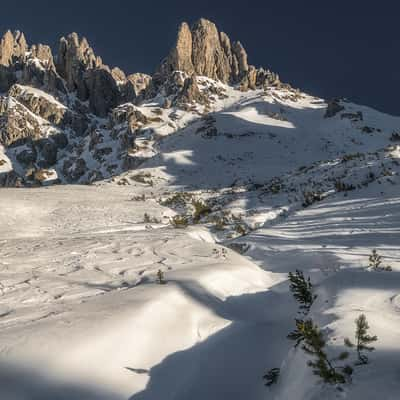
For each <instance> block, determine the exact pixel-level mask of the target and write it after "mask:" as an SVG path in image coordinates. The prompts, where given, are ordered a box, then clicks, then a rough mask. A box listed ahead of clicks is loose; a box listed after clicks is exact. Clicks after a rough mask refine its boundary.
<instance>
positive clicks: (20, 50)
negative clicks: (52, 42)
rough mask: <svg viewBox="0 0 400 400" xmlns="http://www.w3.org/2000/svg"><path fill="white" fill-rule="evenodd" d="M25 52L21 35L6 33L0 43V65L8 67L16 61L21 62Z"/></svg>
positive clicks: (25, 45)
mask: <svg viewBox="0 0 400 400" xmlns="http://www.w3.org/2000/svg"><path fill="white" fill-rule="evenodd" d="M27 50H28V46H27V44H26V40H25V36H24V34H23V33H21V32H19V31H16V32H15V33H14V34H12V33H11V32H10V31H7V32H6V33H5V35H4V36H3V38H2V39H1V42H0V65H3V66H5V67H9V66H11V65H12V64H13V63H14V62H15V61H17V60H18V61H23V60H24V58H25V54H26V52H27Z"/></svg>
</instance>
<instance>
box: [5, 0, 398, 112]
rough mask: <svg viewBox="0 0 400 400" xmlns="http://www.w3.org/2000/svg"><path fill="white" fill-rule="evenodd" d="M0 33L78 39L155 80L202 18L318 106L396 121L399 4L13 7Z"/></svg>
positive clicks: (167, 2)
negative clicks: (360, 108) (363, 109)
mask: <svg viewBox="0 0 400 400" xmlns="http://www.w3.org/2000/svg"><path fill="white" fill-rule="evenodd" d="M2 3H3V4H1V19H0V30H1V31H5V30H6V29H20V30H22V31H24V32H25V33H26V35H27V38H28V41H29V42H30V43H34V42H42V43H48V44H51V45H52V47H55V46H56V43H57V40H58V37H60V36H61V35H64V34H66V33H69V32H71V31H76V32H78V33H79V34H82V35H85V36H86V37H87V38H88V39H89V42H90V43H91V45H92V46H93V47H94V49H95V51H96V53H97V54H98V55H100V56H102V58H103V60H104V61H105V62H106V63H107V64H109V65H112V66H120V67H121V68H122V69H124V70H125V71H126V72H129V73H131V72H138V71H140V72H147V73H151V72H152V71H153V70H154V69H155V67H156V65H157V64H158V63H159V61H160V60H161V59H162V58H163V57H164V56H165V55H166V54H167V53H168V50H169V48H170V47H171V45H172V44H173V42H174V38H175V35H176V30H177V26H178V25H179V23H180V22H181V21H183V20H186V21H188V22H194V21H195V20H196V19H198V18H199V17H206V18H209V19H211V20H213V21H214V22H216V23H217V25H218V27H219V28H220V29H221V30H224V31H225V32H226V33H228V34H229V35H230V36H231V38H232V39H239V40H240V41H241V42H242V43H243V44H244V45H245V47H246V49H247V51H248V53H249V58H250V62H251V63H252V64H254V65H256V66H265V67H268V68H270V69H271V70H273V71H275V72H277V73H279V74H280V76H281V78H282V80H283V81H286V82H289V83H291V84H292V85H293V86H295V87H300V88H301V89H303V90H305V91H308V92H310V93H312V94H316V95H319V96H323V97H327V98H329V97H333V96H342V97H347V98H349V99H351V100H353V101H355V102H359V103H362V104H366V105H370V106H373V107H375V108H378V109H380V110H382V111H385V112H388V113H392V114H396V115H400V107H399V103H400V102H399V98H398V97H399V92H400V28H399V15H400V5H397V4H396V3H397V2H396V1H386V0H380V1H368V0H366V1H361V0H360V1H357V0H347V1H344V0H333V1H323V0H319V1H314V0H293V1H288V0H273V1H269V0H263V1H259V0H247V1H236V2H235V1H225V0H212V1H210V0H199V1H192V0H186V1H180V0H164V1H154V0H153V1H149V0H147V1H146V0H141V1H133V0H130V1H129V0H108V1H102V0H97V1H94V0H93V1H92V0H79V1H77V0H64V1H58V0H47V1H46V0H35V1H32V0H30V1H26V0H16V1H13V2H11V1H7V2H6V1H4V2H2Z"/></svg>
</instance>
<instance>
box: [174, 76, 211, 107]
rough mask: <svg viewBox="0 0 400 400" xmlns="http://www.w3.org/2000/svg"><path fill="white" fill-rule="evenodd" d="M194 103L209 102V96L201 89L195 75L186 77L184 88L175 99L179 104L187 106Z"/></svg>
mask: <svg viewBox="0 0 400 400" xmlns="http://www.w3.org/2000/svg"><path fill="white" fill-rule="evenodd" d="M193 103H197V104H203V105H205V104H208V98H207V96H206V95H205V94H203V93H202V92H201V91H200V88H199V86H198V84H197V80H196V76H195V75H192V76H191V77H189V78H186V79H185V81H184V84H183V87H182V90H181V91H180V92H179V93H178V95H177V97H176V99H175V104H177V105H183V106H185V105H189V104H193Z"/></svg>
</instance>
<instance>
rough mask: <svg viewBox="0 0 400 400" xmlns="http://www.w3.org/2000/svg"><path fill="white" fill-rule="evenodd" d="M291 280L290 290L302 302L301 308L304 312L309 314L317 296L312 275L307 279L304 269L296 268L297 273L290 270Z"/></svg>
mask: <svg viewBox="0 0 400 400" xmlns="http://www.w3.org/2000/svg"><path fill="white" fill-rule="evenodd" d="M289 281H290V290H291V292H292V293H293V296H294V298H295V299H296V300H297V301H298V302H299V303H300V309H302V310H303V311H304V314H308V312H309V311H310V308H311V306H312V305H313V303H314V300H315V299H316V298H317V296H316V295H314V294H313V293H312V290H313V286H312V283H311V280H310V277H308V278H307V279H306V278H305V277H304V274H303V272H302V271H299V270H296V272H295V273H293V272H289Z"/></svg>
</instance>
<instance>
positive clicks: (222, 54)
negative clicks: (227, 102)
mask: <svg viewBox="0 0 400 400" xmlns="http://www.w3.org/2000/svg"><path fill="white" fill-rule="evenodd" d="M174 71H181V72H185V73H186V74H187V75H188V76H191V75H193V74H195V75H199V76H206V77H208V78H211V79H214V80H219V81H221V82H223V83H228V84H240V85H241V88H242V89H243V90H247V89H254V88H255V87H256V86H262V85H264V84H277V83H278V82H279V79H278V77H277V75H275V74H272V73H270V72H269V71H268V73H265V71H264V70H261V69H260V70H259V69H256V68H255V67H253V66H251V65H249V63H248V56H247V52H246V50H245V48H244V46H243V45H242V44H241V42H239V41H235V42H232V41H231V39H230V38H229V36H228V35H227V34H226V33H224V32H222V31H221V32H220V31H219V30H218V28H217V26H216V25H215V24H214V23H213V22H211V21H209V20H207V19H204V18H201V19H200V20H199V21H197V22H196V23H195V24H194V25H193V26H192V27H189V25H188V24H187V23H186V22H184V23H182V24H181V25H180V27H179V30H178V35H177V39H176V42H175V45H174V46H173V48H172V49H171V51H170V53H169V55H168V57H167V58H166V59H165V60H164V61H163V63H162V64H161V66H160V68H159V69H158V71H157V72H156V74H155V75H154V80H155V83H156V84H157V83H158V84H160V83H161V84H162V83H163V82H165V81H167V80H168V77H169V76H171V74H172V73H173V72H174Z"/></svg>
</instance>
